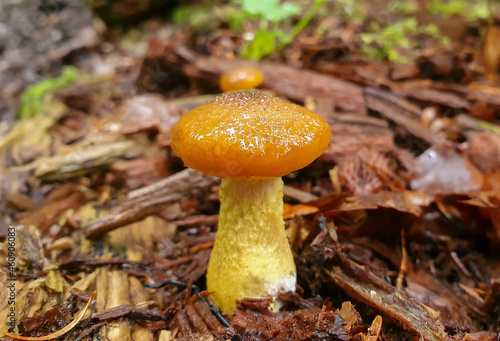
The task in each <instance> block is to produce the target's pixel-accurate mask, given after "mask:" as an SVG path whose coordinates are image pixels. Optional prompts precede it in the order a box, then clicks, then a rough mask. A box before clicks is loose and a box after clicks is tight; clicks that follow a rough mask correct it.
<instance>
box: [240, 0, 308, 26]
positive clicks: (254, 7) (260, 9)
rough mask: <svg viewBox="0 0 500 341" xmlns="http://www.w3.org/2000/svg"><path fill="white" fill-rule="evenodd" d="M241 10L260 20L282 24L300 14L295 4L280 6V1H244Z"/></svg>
mask: <svg viewBox="0 0 500 341" xmlns="http://www.w3.org/2000/svg"><path fill="white" fill-rule="evenodd" d="M241 8H242V10H243V11H245V12H246V13H248V14H250V15H251V16H254V17H256V18H258V19H266V20H269V21H271V22H280V21H281V20H283V19H286V18H289V17H291V16H292V15H296V14H300V8H299V7H298V6H297V5H296V4H293V3H288V2H287V3H284V4H282V5H281V4H280V1H279V0H243V2H242V4H241Z"/></svg>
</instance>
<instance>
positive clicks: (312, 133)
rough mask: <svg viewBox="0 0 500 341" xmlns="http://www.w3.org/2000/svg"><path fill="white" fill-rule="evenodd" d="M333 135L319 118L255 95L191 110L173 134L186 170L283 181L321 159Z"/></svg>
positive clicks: (235, 95)
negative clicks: (319, 157) (192, 169)
mask: <svg viewBox="0 0 500 341" xmlns="http://www.w3.org/2000/svg"><path fill="white" fill-rule="evenodd" d="M330 135H331V132H330V127H329V126H328V124H327V123H326V121H325V120H324V119H323V118H321V117H320V116H318V115H317V114H315V113H313V112H311V111H309V110H307V109H305V108H303V107H301V106H298V105H296V104H292V103H287V102H284V101H282V100H280V99H279V98H277V97H274V96H271V95H269V94H267V93H264V92H261V91H256V90H250V91H248V90H247V91H233V92H228V93H225V94H222V95H221V96H219V97H217V98H216V99H215V100H214V101H212V102H210V103H207V104H205V105H202V106H199V107H197V108H195V109H193V110H192V111H190V112H189V113H187V114H186V115H184V116H183V117H182V118H181V119H180V120H179V121H178V122H177V124H176V125H175V126H174V127H173V128H172V134H171V136H172V148H173V150H174V151H175V153H177V155H179V156H180V157H181V158H182V160H183V161H184V164H185V165H186V166H188V167H190V168H194V169H197V170H199V171H201V172H203V173H206V174H209V175H214V176H218V177H221V178H228V177H231V178H250V177H260V178H265V177H281V176H283V175H286V174H288V173H290V172H293V171H295V170H297V169H301V168H303V167H305V166H307V165H308V164H309V163H311V162H312V161H313V160H314V159H316V158H317V157H318V156H320V155H321V154H322V153H323V152H324V151H325V150H326V148H327V146H328V142H329V140H330Z"/></svg>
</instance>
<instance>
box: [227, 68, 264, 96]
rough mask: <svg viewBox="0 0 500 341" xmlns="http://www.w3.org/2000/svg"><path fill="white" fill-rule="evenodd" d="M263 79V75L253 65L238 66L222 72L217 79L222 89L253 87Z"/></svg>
mask: <svg viewBox="0 0 500 341" xmlns="http://www.w3.org/2000/svg"><path fill="white" fill-rule="evenodd" d="M263 81H264V75H263V74H262V72H260V70H259V69H256V68H254V67H240V68H238V69H234V70H231V71H228V72H226V73H224V74H223V75H222V76H221V78H220V79H219V88H220V89H221V90H222V91H232V90H247V89H255V88H256V87H258V86H259V85H261V84H262V82H263Z"/></svg>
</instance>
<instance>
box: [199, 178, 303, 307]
mask: <svg viewBox="0 0 500 341" xmlns="http://www.w3.org/2000/svg"><path fill="white" fill-rule="evenodd" d="M219 195H220V201H221V209H220V213H219V230H218V232H217V235H216V240H215V245H214V248H213V251H212V255H211V256H210V262H209V264H208V272H207V289H208V291H209V292H213V293H214V294H213V297H214V299H215V301H216V302H217V304H218V305H219V308H220V309H221V311H222V312H224V313H226V314H228V315H229V316H232V314H233V309H234V308H235V307H236V301H239V300H241V299H243V298H267V297H272V298H273V299H275V298H276V296H277V294H278V293H279V292H289V291H295V283H296V270H295V262H294V260H293V255H292V251H291V250H290V245H289V243H288V239H287V237H286V234H285V223H284V221H283V181H282V180H281V178H270V179H269V178H268V179H236V178H234V179H231V178H227V179H223V180H222V184H221V189H220V194H219ZM275 303H276V302H275ZM275 307H276V304H275Z"/></svg>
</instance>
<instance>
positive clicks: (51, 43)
mask: <svg viewBox="0 0 500 341" xmlns="http://www.w3.org/2000/svg"><path fill="white" fill-rule="evenodd" d="M18 6H25V7H26V8H25V9H26V10H28V9H29V11H38V10H40V9H38V8H34V7H33V6H32V5H31V4H27V3H26V4H25V3H24V2H22V1H21V2H19V4H18ZM61 6H62V7H61V8H59V7H57V8H56V7H54V8H53V10H54V12H53V13H50V15H48V17H50V18H56V19H57V20H55V19H54V21H50V20H49V21H47V22H46V25H45V26H44V27H42V29H41V30H40V32H42V33H44V32H51V33H50V34H51V35H49V36H50V37H52V38H51V39H49V40H47V45H44V46H42V47H40V46H39V47H38V50H37V48H35V45H36V44H34V42H40V41H41V40H40V39H41V36H43V35H41V36H40V37H38V36H36V35H35V36H33V39H32V40H31V42H32V43H33V46H31V45H29V44H30V43H29V41H30V40H29V39H28V42H27V43H26V42H23V43H21V42H20V41H19V40H16V39H13V40H12V39H11V40H10V41H11V44H10V45H9V46H8V47H7V48H6V49H5V50H4V52H3V54H2V55H0V61H1V62H2V63H0V67H1V68H2V70H3V71H5V72H3V76H2V78H1V79H2V81H5V84H7V86H5V87H3V88H2V91H1V92H0V93H1V96H2V100H4V102H2V103H0V110H2V111H3V112H4V113H5V114H4V113H2V114H3V115H6V116H5V117H6V119H5V120H4V121H5V123H4V122H2V125H1V126H0V164H1V166H0V197H1V198H2V200H0V218H1V221H0V238H2V239H6V237H7V233H8V232H7V231H8V230H7V228H8V226H11V225H12V226H17V227H16V242H17V245H18V247H17V248H16V275H17V280H16V281H15V283H16V288H17V292H16V293H17V296H16V303H15V310H16V314H17V316H16V319H17V321H18V323H17V326H16V327H17V329H16V333H19V334H22V335H23V336H24V337H29V339H32V340H41V339H48V338H56V337H58V338H59V339H66V340H75V339H76V340H84V339H85V340H91V339H96V340H97V339H102V338H106V339H109V340H118V339H120V340H122V339H128V340H145V339H148V340H153V339H161V340H172V339H179V340H205V339H206V340H227V339H233V340H324V339H334V340H347V339H359V340H369V341H375V340H377V339H386V340H396V339H398V340H399V339H406V338H419V339H424V340H457V341H462V340H478V341H484V340H496V339H497V338H498V331H499V330H498V323H499V321H500V320H499V318H500V313H499V311H498V307H499V306H500V284H499V280H498V278H499V276H500V275H499V274H500V263H499V261H498V251H497V250H498V246H499V245H500V214H499V213H498V212H499V207H498V205H499V204H500V185H499V184H500V177H499V175H498V173H499V170H500V161H499V160H500V156H499V155H500V143H499V141H500V140H499V138H498V135H499V134H498V132H499V128H498V117H499V116H498V115H499V112H500V101H499V98H500V97H499V94H500V90H499V88H498V83H497V82H498V75H497V71H498V56H497V52H496V49H495V48H494V45H493V43H492V42H491V41H494V37H495V35H497V31H498V30H496V29H495V27H494V26H492V27H488V25H487V22H486V21H484V20H477V21H474V22H470V21H468V20H466V19H465V18H463V17H460V16H458V17H456V18H455V19H454V20H451V21H450V20H448V19H437V18H436V17H434V18H431V19H429V16H428V15H425V14H422V13H421V17H419V19H418V20H419V21H420V23H422V25H423V24H424V23H425V22H426V21H428V20H435V25H437V26H438V28H439V29H440V30H441V32H451V33H450V39H451V40H452V44H450V45H446V44H445V45H441V44H437V45H435V46H432V45H431V46H427V48H425V49H423V50H421V51H420V52H419V54H418V58H416V59H415V60H412V58H414V56H413V54H412V49H417V47H416V46H414V45H412V44H410V45H408V46H409V47H408V48H405V50H404V51H403V50H401V51H398V53H400V54H401V56H403V57H404V60H405V63H404V64H397V63H387V62H383V61H375V60H372V59H368V58H367V57H366V55H365V54H363V53H364V52H366V50H365V51H364V52H363V51H362V49H361V48H360V46H359V43H358V41H359V39H360V34H362V33H363V32H365V33H369V34H377V33H376V31H373V30H372V29H371V28H368V25H367V26H366V27H364V26H363V25H362V24H360V23H356V22H349V20H344V19H343V18H342V16H341V15H339V16H338V17H335V16H331V17H321V15H320V14H317V17H316V18H315V19H313V20H312V21H311V22H310V24H309V25H308V26H307V27H306V28H305V29H304V30H302V32H300V33H298V34H297V36H296V37H295V39H294V40H293V41H291V42H289V44H288V46H286V47H282V51H281V53H280V54H273V55H271V56H270V57H267V58H266V59H265V60H262V61H251V62H250V61H246V60H243V59H240V58H238V57H235V54H237V52H238V51H240V50H241V49H242V47H243V44H244V42H243V40H242V39H241V37H239V36H238V33H237V31H236V30H234V31H231V30H227V29H226V28H225V27H224V25H221V26H217V25H216V26H213V25H212V26H211V27H215V28H211V29H210V30H209V31H207V32H205V33H204V34H198V33H196V32H189V29H186V28H185V27H180V26H173V25H172V24H170V23H169V21H168V20H158V19H150V20H148V21H146V22H144V23H142V24H139V25H138V26H137V27H139V29H140V38H139V40H140V41H142V42H143V43H144V42H146V43H148V45H146V44H142V45H141V44H137V43H134V39H135V38H133V34H132V33H129V34H128V35H127V34H124V33H123V31H121V29H120V28H116V27H115V28H113V27H109V28H108V29H107V31H106V32H107V33H110V34H111V35H110V36H109V37H113V38H112V39H108V40H106V39H107V38H105V36H104V35H100V33H101V32H104V30H105V28H104V27H105V26H104V24H103V23H102V22H100V19H99V18H98V17H97V15H96V14H93V15H92V14H91V12H90V10H89V9H88V8H87V7H85V6H83V3H80V2H78V1H77V2H75V3H71V4H69V5H61ZM325 6H327V8H330V9H332V10H336V8H337V9H338V7H335V5H333V4H330V3H329V2H326V5H325ZM328 6H330V7H328ZM336 6H340V5H336ZM371 6H374V8H372V9H371V10H374V11H375V10H376V8H375V7H376V5H371ZM368 7H369V10H370V6H368ZM5 9H6V11H5V13H12V11H14V12H15V11H16V10H17V8H16V7H15V5H13V4H8V5H7V6H6V8H5ZM45 10H46V9H45ZM345 10H346V7H344V13H346V12H345ZM78 12H81V13H83V14H82V15H80V16H79V15H75V13H78ZM132 12H133V11H132ZM320 12H321V11H320ZM320 12H318V13H320ZM26 13H27V12H26ZM293 13H295V12H293ZM293 13H290V15H294V14H293ZM332 13H333V12H332ZM375 13H376V12H375ZM122 14H123V13H122ZM4 15H7V14H1V15H0V17H2V18H3V17H4ZM287 15H288V14H287ZM492 17H493V18H496V17H495V16H494V15H492ZM72 18H78V19H77V20H75V21H74V22H73V19H72ZM122 20H127V19H126V18H125V19H123V18H122ZM364 20H365V21H366V23H368V21H369V19H366V18H365V19H364ZM494 20H497V19H494ZM56 22H57V24H55V23H56ZM248 25H249V26H248V27H250V28H252V23H249V24H248ZM5 27H7V26H5V25H3V24H1V26H0V34H3V33H2V32H4V31H5V29H4V30H2V28H5ZM373 27H375V26H373ZM254 28H255V27H254ZM19 29H20V28H19V27H18V26H15V25H11V26H8V31H5V32H7V35H9V36H10V37H15V36H16V35H19V34H20V31H19ZM256 29H258V28H256ZM410 29H411V27H410ZM483 31H484V32H486V33H484V35H483V33H482V32H483ZM5 32H4V33H5ZM58 32H59V33H58ZM320 32H323V33H320ZM21 34H28V35H33V34H34V33H33V31H31V32H28V33H26V32H24V33H21ZM411 34H417V35H418V34H422V32H420V31H419V32H415V33H411ZM59 35H60V36H61V38H60V39H59V41H60V42H62V43H56V41H57V39H56V37H57V36H59ZM109 37H108V38H109ZM380 37H382V36H380ZM380 37H379V38H380ZM482 37H485V38H484V44H485V46H484V49H483V48H481V47H480V44H479V42H480V41H481V39H482ZM120 39H122V41H120ZM127 39H128V40H129V41H126V40H127ZM365 40H366V39H365ZM432 41H433V39H429V37H427V38H426V39H425V40H422V44H433V42H432ZM434 43H436V42H435V41H434ZM16 44H18V45H16ZM369 44H370V47H371V48H372V51H377V50H376V49H378V48H379V47H380V46H378V45H377V42H376V41H375V40H373V41H371V42H370V43H369ZM130 46H133V47H137V50H136V51H130V50H127V48H130ZM141 46H143V47H144V48H143V47H141ZM387 46H389V45H387ZM96 47H99V49H96ZM420 48H422V47H420ZM20 49H26V50H25V52H24V53H21V54H19V56H21V57H22V58H21V57H20V58H18V60H15V58H13V57H12V56H13V54H14V53H15V52H16V51H18V52H19V51H21V50H20ZM141 49H142V50H141ZM373 49H375V50H373ZM26 51H29V53H28V52H26ZM37 51H38V52H37ZM39 51H50V53H48V54H46V55H45V54H39ZM140 51H142V52H140ZM478 51H482V52H478ZM387 52H388V53H389V54H388V55H387V56H390V57H388V58H389V59H391V60H392V59H393V58H396V59H397V58H398V55H396V54H394V51H388V50H387V51H386V52H384V53H387ZM377 53H379V52H377ZM33 56H37V59H36V62H35V63H30V62H29V58H32V57H33ZM47 58H48V59H50V61H51V63H49V62H48V60H47ZM481 58H483V59H484V63H485V64H484V67H483V64H481V63H483V62H482V59H481ZM49 64H50V65H51V67H47V68H43V65H49ZM19 65H22V67H24V68H25V70H26V71H25V72H24V73H19ZM62 65H73V66H74V67H75V68H76V69H78V75H80V74H83V73H81V72H83V71H84V72H86V73H94V74H96V76H95V77H96V78H94V79H92V76H91V77H87V78H86V77H80V78H79V77H78V76H77V79H76V80H75V81H74V82H73V79H71V82H67V84H66V83H64V84H62V83H63V82H55V83H57V84H56V86H55V87H54V88H53V89H52V90H51V91H49V92H46V91H45V90H44V91H42V92H43V96H42V97H41V99H40V102H38V104H37V103H35V105H33V103H34V102H30V108H32V109H30V110H31V112H30V114H29V115H26V117H22V118H20V119H19V120H17V121H13V119H14V116H15V112H16V111H18V109H19V108H20V107H22V105H23V101H25V100H24V99H23V96H21V93H22V90H23V89H26V87H27V86H28V85H29V84H33V83H35V82H38V81H39V80H41V78H42V77H48V76H50V77H52V79H54V80H57V76H58V75H60V74H61V72H62ZM242 66H252V67H255V68H257V69H259V70H260V71H261V72H262V73H263V75H264V82H263V84H262V86H261V88H262V89H265V90H267V91H271V92H273V93H275V94H276V95H278V96H281V97H284V98H286V99H288V100H291V101H294V102H297V103H300V104H303V105H305V106H306V107H308V108H310V109H312V110H313V111H316V112H318V113H319V114H320V115H322V116H323V117H324V118H325V119H326V120H327V122H328V123H329V124H330V126H331V130H332V132H333V134H332V138H331V141H330V145H329V148H328V150H327V151H326V152H325V153H324V154H323V155H322V156H321V157H320V158H319V159H318V160H317V161H315V162H314V163H313V164H312V165H311V166H309V167H307V168H306V169H304V170H301V171H298V172H294V173H292V174H290V175H289V176H286V177H285V178H284V181H285V183H286V187H285V202H286V204H285V212H286V213H285V216H284V218H285V219H286V225H287V234H288V236H289V238H290V241H291V243H292V248H293V250H294V253H295V260H296V264H297V272H298V287H297V293H295V294H293V295H292V294H282V295H281V296H280V299H281V300H282V301H283V302H285V303H284V306H283V308H282V309H281V311H280V312H277V313H270V312H269V311H268V309H267V308H268V305H269V302H268V301H267V300H258V299H245V300H243V301H241V302H240V303H239V306H238V310H237V311H236V314H235V316H234V318H233V319H232V320H229V319H226V318H225V317H223V316H220V315H217V311H216V309H214V307H213V305H212V303H211V297H210V293H207V292H206V291H204V289H205V284H204V283H205V273H206V268H207V262H208V258H209V254H210V251H211V247H212V245H213V241H214V237H215V231H216V225H217V214H218V209H219V201H218V197H217V191H218V185H219V183H218V179H216V178H212V177H208V176H205V175H203V174H201V173H198V172H196V171H193V170H183V168H182V163H181V161H180V159H179V158H177V157H176V156H175V154H174V153H173V152H172V151H171V149H170V128H171V126H172V125H173V124H174V123H175V122H176V120H177V119H178V118H179V117H180V116H181V115H182V114H184V113H185V112H187V111H189V110H191V109H192V108H194V107H196V106H197V105H200V104H203V103H206V102H208V101H210V100H211V99H212V98H213V97H214V95H213V94H214V93H217V92H218V91H219V90H218V89H217V84H218V79H219V77H220V76H221V75H222V74H224V73H225V72H227V71H230V70H232V69H235V68H238V67H242ZM33 70H35V71H36V72H37V76H36V77H31V76H30V74H33V73H32V72H33ZM19 74H21V75H22V77H17V76H18V75H19ZM62 74H63V75H64V73H62ZM97 75H99V76H97ZM103 75H105V76H103ZM70 78H71V77H70ZM484 79H486V80H487V81H485V80H484ZM55 83H54V84H55ZM59 83H60V84H59ZM70 83H71V84H70ZM38 84H42V85H43V83H38ZM49 85H50V84H49V83H45V85H43V89H45V88H46V87H47V86H49ZM39 87H40V89H42V86H41V85H39ZM32 89H36V88H32ZM31 92H33V90H32V91H31ZM29 93H30V92H29V91H28V92H25V94H26V95H25V96H24V98H26V97H27V96H28V95H27V94H29ZM5 99H9V100H8V101H7V102H5ZM25 104H26V103H25ZM33 108H34V109H33ZM37 108H38V109H37ZM40 108H41V109H40ZM28 116H29V117H28ZM6 245H7V244H6V242H4V243H2V244H1V246H0V254H1V255H0V259H1V261H0V262H1V263H2V267H1V268H0V278H2V281H1V282H0V289H1V290H0V319H2V320H3V319H5V320H6V319H7V314H8V311H9V310H8V309H9V305H8V297H7V295H6V293H7V289H6V285H7V284H6V283H7V278H8V272H7V264H6V261H5V259H6V255H7V247H6ZM4 265H5V266H4ZM160 283H163V284H166V285H165V286H163V287H161V288H158V287H159V285H157V284H160ZM94 291H96V292H97V297H96V301H95V303H93V304H92V305H89V304H90V303H89V302H91V293H92V292H94ZM85 303H87V308H86V309H88V310H89V312H87V313H85V310H82V309H83V308H84V307H85ZM80 311H82V313H81V314H80V315H79V312H80ZM70 321H73V322H70ZM7 329H8V328H5V325H3V326H1V327H0V332H1V333H2V334H5V332H6V331H7ZM63 333H65V334H64V335H63ZM9 337H10V338H18V337H17V336H16V335H13V334H6V335H5V336H4V338H7V339H8V338H9Z"/></svg>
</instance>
